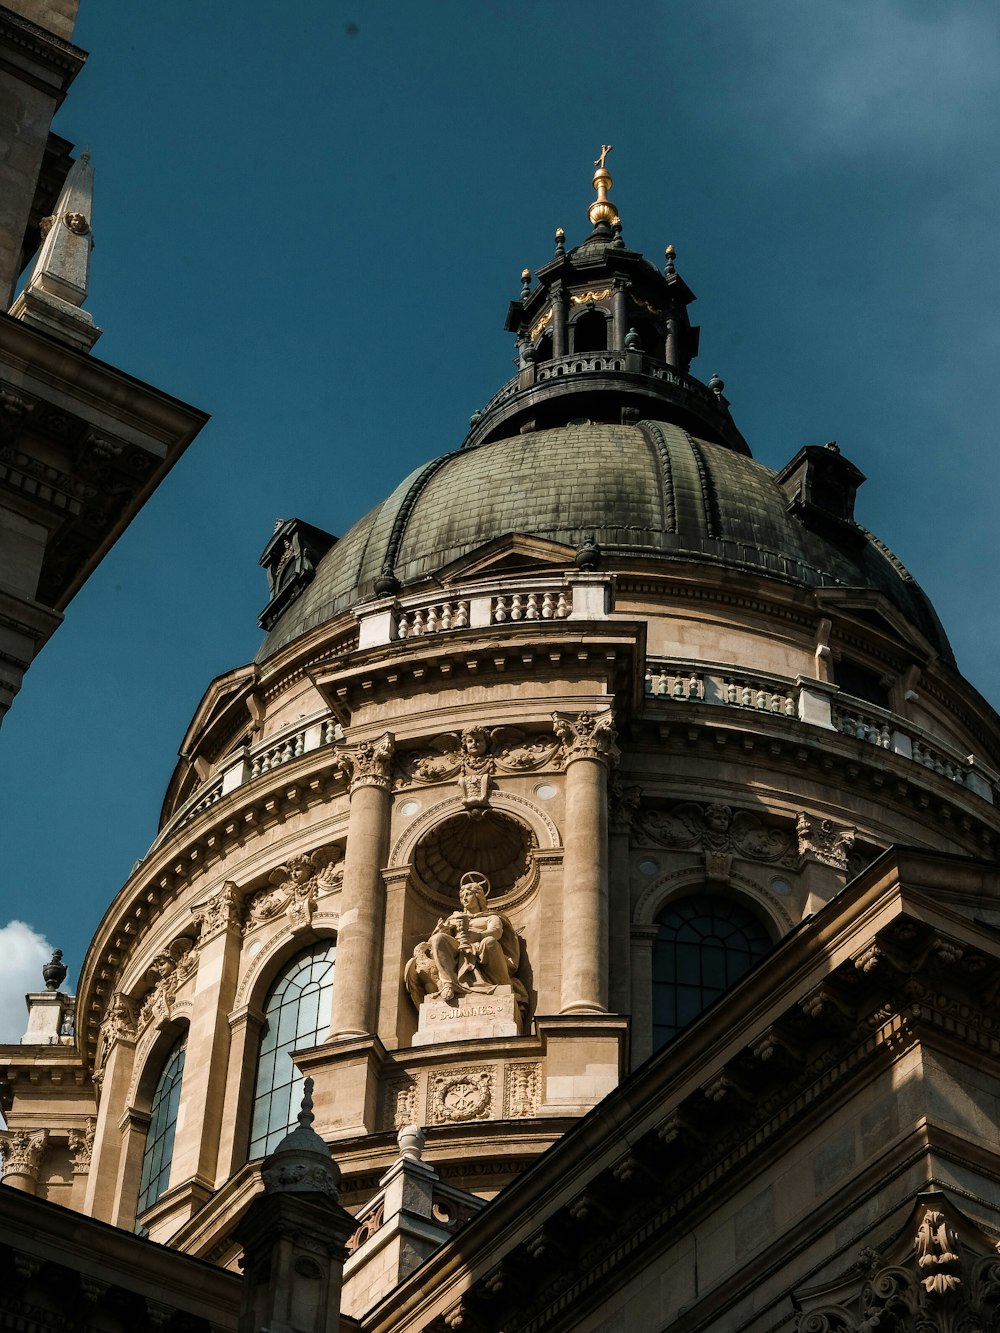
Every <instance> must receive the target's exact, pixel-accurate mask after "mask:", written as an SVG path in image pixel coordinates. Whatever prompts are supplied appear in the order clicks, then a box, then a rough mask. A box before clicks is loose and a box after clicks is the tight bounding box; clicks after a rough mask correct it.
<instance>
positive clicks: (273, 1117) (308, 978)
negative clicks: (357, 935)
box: [250, 940, 337, 1158]
mask: <svg viewBox="0 0 1000 1333" xmlns="http://www.w3.org/2000/svg"><path fill="white" fill-rule="evenodd" d="M336 956H337V949H336V946H335V945H334V944H333V942H332V940H324V941H323V942H322V943H321V944H317V945H316V947H315V948H314V949H310V950H309V952H308V953H302V954H299V955H298V957H297V958H293V959H292V961H291V962H290V963H289V964H288V965H287V967H286V968H285V969H284V971H283V972H282V973H281V975H280V976H279V977H278V980H277V981H276V982H275V984H274V988H273V990H272V991H271V994H270V995H269V996H268V1000H267V1004H266V1006H265V1009H264V1027H263V1030H262V1032H261V1038H260V1055H259V1057H258V1059H257V1081H256V1084H255V1086H254V1097H253V1119H252V1121H251V1126H250V1157H251V1158H254V1157H266V1156H267V1154H268V1153H269V1152H273V1151H274V1149H275V1148H276V1147H277V1146H278V1144H279V1143H280V1142H281V1140H282V1139H283V1138H284V1137H285V1135H286V1134H287V1133H288V1131H289V1130H290V1129H291V1128H292V1126H293V1125H294V1124H295V1119H296V1116H297V1115H298V1113H299V1106H300V1104H301V1101H302V1084H303V1081H304V1080H303V1077H302V1075H301V1074H300V1073H299V1071H298V1070H297V1069H296V1068H295V1065H294V1064H293V1063H292V1052H293V1051H307V1050H308V1049H309V1047H310V1046H318V1045H319V1044H320V1042H321V1041H324V1040H325V1039H326V1036H327V1033H328V1032H329V1030H330V1009H331V1001H332V999H333V963H334V959H335V958H336Z"/></svg>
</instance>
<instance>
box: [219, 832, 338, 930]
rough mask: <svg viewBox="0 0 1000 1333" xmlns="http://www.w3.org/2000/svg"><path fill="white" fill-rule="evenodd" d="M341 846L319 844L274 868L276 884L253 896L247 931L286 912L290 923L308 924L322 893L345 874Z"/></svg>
mask: <svg viewBox="0 0 1000 1333" xmlns="http://www.w3.org/2000/svg"><path fill="white" fill-rule="evenodd" d="M342 856H343V853H342V851H341V849H340V848H339V847H331V846H327V847H318V848H317V849H316V851H314V852H308V853H306V854H305V855H304V856H292V857H289V859H288V860H287V861H286V862H285V863H284V864H283V865H280V866H278V867H277V869H275V870H272V871H271V873H270V875H269V876H268V881H269V883H270V884H271V885H273V887H272V888H269V889H261V890H260V892H259V893H255V894H254V895H253V897H252V898H251V899H250V902H249V906H248V908H247V919H246V925H245V926H244V931H245V932H249V931H251V930H255V929H256V928H257V926H260V925H262V924H263V923H264V922H265V921H273V920H274V918H275V917H278V916H281V915H282V913H284V915H285V916H286V917H287V918H288V924H289V925H290V926H293V927H294V926H299V925H308V924H309V923H310V922H311V921H312V918H313V913H314V912H315V910H316V904H317V902H318V901H319V896H320V894H321V893H329V892H330V890H331V889H332V888H333V887H334V886H335V885H336V883H337V881H338V879H339V878H340V876H341V875H342V874H343V867H342V866H340V865H339V862H340V860H341V858H342Z"/></svg>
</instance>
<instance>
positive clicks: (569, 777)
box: [561, 757, 608, 1014]
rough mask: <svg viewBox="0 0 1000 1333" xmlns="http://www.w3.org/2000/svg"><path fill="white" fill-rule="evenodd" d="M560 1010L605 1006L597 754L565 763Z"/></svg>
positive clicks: (604, 811) (602, 793) (603, 842)
mask: <svg viewBox="0 0 1000 1333" xmlns="http://www.w3.org/2000/svg"><path fill="white" fill-rule="evenodd" d="M562 955H563V956H562V1006H561V1012H562V1013H564V1014H565V1013H604V1012H606V1011H607V1007H608V793H607V765H606V763H605V762H604V761H603V760H602V759H598V758H591V757H581V758H575V759H574V758H571V759H570V760H569V761H568V763H567V766H566V850H565V853H564V856H563V940H562Z"/></svg>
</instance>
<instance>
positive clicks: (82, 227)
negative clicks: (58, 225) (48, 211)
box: [63, 213, 90, 236]
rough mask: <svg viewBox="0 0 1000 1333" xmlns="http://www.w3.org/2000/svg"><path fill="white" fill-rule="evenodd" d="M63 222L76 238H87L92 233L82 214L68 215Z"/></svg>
mask: <svg viewBox="0 0 1000 1333" xmlns="http://www.w3.org/2000/svg"><path fill="white" fill-rule="evenodd" d="M63 222H64V223H65V224H66V226H67V227H68V228H69V230H70V231H71V232H72V233H73V235H74V236H86V234H87V232H88V231H90V224H89V223H88V221H87V219H86V218H85V217H84V215H83V214H82V213H66V214H65V215H64V217H63Z"/></svg>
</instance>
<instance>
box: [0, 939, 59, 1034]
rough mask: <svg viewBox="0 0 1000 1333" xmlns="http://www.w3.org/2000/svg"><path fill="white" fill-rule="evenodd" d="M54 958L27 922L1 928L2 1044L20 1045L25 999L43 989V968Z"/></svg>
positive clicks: (0, 1021)
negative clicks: (28, 993)
mask: <svg viewBox="0 0 1000 1333" xmlns="http://www.w3.org/2000/svg"><path fill="white" fill-rule="evenodd" d="M51 957H52V946H51V945H50V944H49V942H48V941H47V940H46V939H45V938H44V937H43V936H42V935H39V934H38V932H37V931H35V930H32V929H31V927H30V926H29V925H28V924H27V923H26V922H24V921H8V923H7V924H6V925H5V926H2V927H0V958H2V959H3V967H2V968H0V1042H16V1041H20V1040H21V1037H22V1036H23V1035H24V1029H25V1027H26V1026H27V1021H28V1016H27V1010H26V1009H25V1007H24V997H25V994H26V993H27V992H28V991H39V990H41V989H42V988H43V984H44V983H43V982H42V973H41V969H42V967H43V966H44V965H45V964H46V963H47V962H48V961H49V959H50V958H51Z"/></svg>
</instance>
